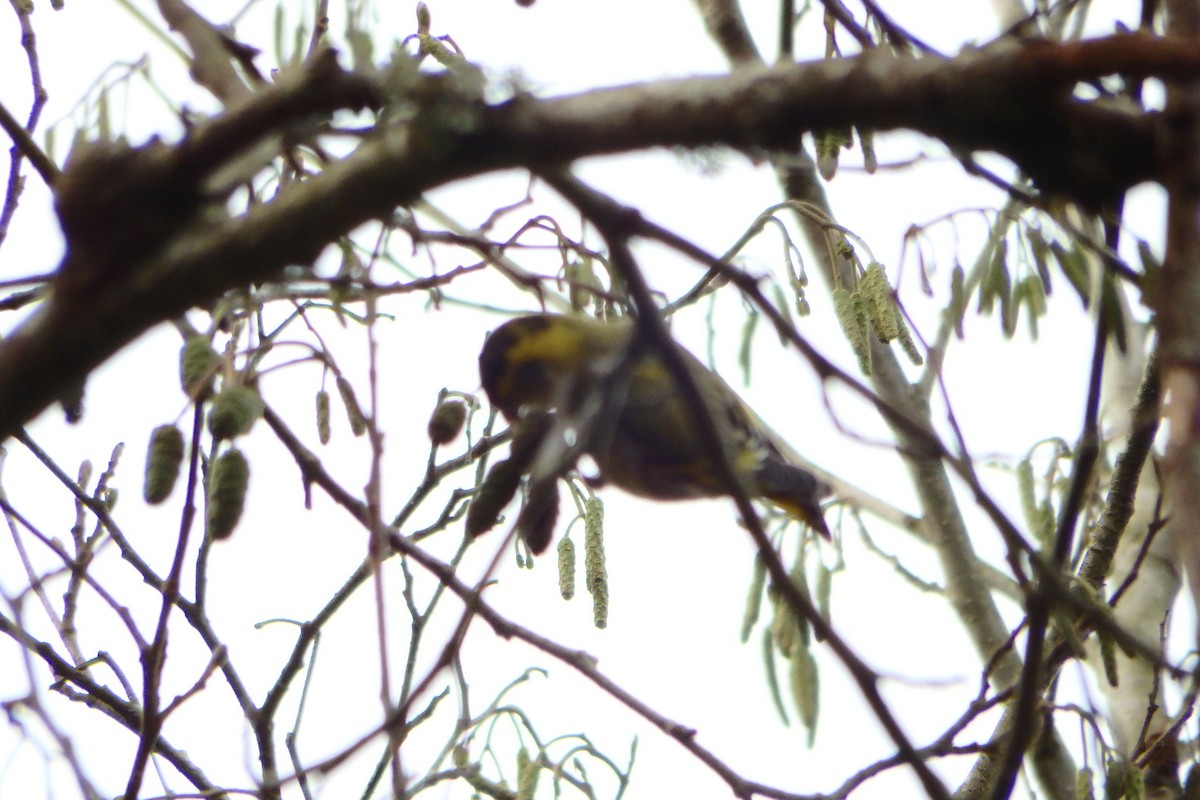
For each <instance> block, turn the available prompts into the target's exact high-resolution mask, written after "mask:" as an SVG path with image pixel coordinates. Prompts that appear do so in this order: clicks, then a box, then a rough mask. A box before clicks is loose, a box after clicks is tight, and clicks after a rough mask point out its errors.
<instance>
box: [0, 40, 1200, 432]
mask: <svg viewBox="0 0 1200 800" xmlns="http://www.w3.org/2000/svg"><path fill="white" fill-rule="evenodd" d="M1117 71H1125V72H1127V73H1129V74H1136V75H1142V74H1156V75H1165V76H1187V75H1195V74H1200V52H1197V51H1196V50H1195V49H1194V48H1192V47H1190V46H1187V47H1184V46H1181V45H1180V44H1179V43H1177V42H1174V41H1172V40H1166V39H1154V38H1152V37H1150V36H1144V35H1137V34H1135V35H1127V36H1119V37H1110V38H1108V39H1101V40H1096V41H1092V42H1086V43H1079V44H1070V45H1056V44H1051V43H1035V44H1029V45H1025V46H1018V45H1012V46H1010V47H1007V48H1003V49H1001V48H997V49H995V50H986V51H979V52H973V53H968V54H966V55H964V56H962V57H960V58H958V59H955V60H953V61H937V60H934V59H923V60H909V59H900V58H896V57H894V56H890V55H888V54H886V53H878V52H875V53H869V54H866V55H864V56H861V57H858V58H854V59H844V60H841V61H836V62H816V63H811V64H804V65H795V66H784V67H779V68H775V69H762V68H747V69H746V70H743V71H740V72H738V73H736V74H734V75H730V76H724V77H718V78H691V79H684V80H672V81H661V82H657V83H654V84H645V85H639V86H629V87H619V88H614V89H606V90H599V91H595V92H589V93H586V94H580V95H574V96H569V97H562V98H557V99H550V100H533V99H531V98H527V97H524V96H522V97H518V98H516V99H514V100H512V101H510V102H508V103H505V104H501V105H498V106H485V105H484V104H483V103H482V100H481V99H480V98H479V97H478V96H474V97H472V96H470V95H467V94H463V92H462V90H461V87H458V86H457V85H456V84H454V82H453V80H452V79H450V78H448V77H446V76H438V75H434V76H421V77H418V78H417V79H415V80H416V84H415V85H414V87H413V88H412V90H411V98H410V103H411V104H412V105H413V106H414V107H415V109H416V110H415V111H413V112H412V117H411V118H410V119H409V121H408V122H407V123H396V124H395V125H393V126H392V127H391V128H388V129H384V130H381V131H380V133H379V135H378V136H377V137H375V138H373V139H371V140H369V141H367V142H365V143H364V144H363V145H362V146H361V147H360V148H359V150H358V151H357V152H356V153H355V154H354V155H352V156H350V157H349V158H347V159H345V160H344V161H342V162H339V163H336V164H334V165H332V166H330V167H329V168H328V169H327V170H326V171H325V172H324V173H322V174H321V175H319V176H317V177H315V178H312V179H310V180H308V181H305V182H303V183H299V184H293V185H291V186H289V187H287V188H286V189H284V190H283V191H281V192H280V194H279V195H278V197H277V198H276V199H275V200H274V201H273V202H271V203H269V204H266V205H263V206H259V207H256V208H254V209H252V210H251V211H250V212H248V213H247V214H245V215H244V216H241V217H238V218H235V219H227V220H224V221H220V220H217V221H213V220H212V219H210V218H208V217H206V216H205V215H203V214H200V213H199V212H200V210H201V207H202V206H203V205H204V203H205V202H209V203H211V202H212V200H213V199H215V198H210V197H209V196H207V195H206V194H205V193H206V191H208V190H209V189H210V188H211V187H209V186H208V184H209V183H210V182H212V181H213V180H214V179H215V178H216V176H217V175H218V173H219V171H220V170H221V169H222V168H225V167H228V166H230V164H231V163H232V162H234V161H235V160H236V159H237V157H238V156H239V155H245V154H246V153H247V150H248V149H250V148H253V147H256V146H259V145H261V144H262V142H263V141H265V140H266V138H267V137H269V136H270V134H271V133H272V131H276V130H277V129H278V128H279V126H280V120H281V119H282V120H283V124H284V125H285V126H286V125H290V124H299V123H301V122H303V120H305V119H308V118H310V117H311V116H312V115H314V114H320V113H321V112H322V111H324V112H325V113H328V112H331V111H333V110H335V109H337V108H341V107H354V108H358V107H361V106H362V105H364V104H366V103H372V102H375V101H376V98H377V97H378V92H377V91H376V90H375V89H374V88H373V86H372V84H371V83H370V82H369V81H368V80H367V79H365V78H363V77H360V76H352V75H347V74H345V73H343V72H341V71H339V70H338V69H337V67H336V64H334V63H333V62H332V59H326V60H323V61H321V62H320V63H319V64H318V65H314V67H313V68H312V70H311V71H310V72H309V73H307V74H305V75H303V76H300V77H298V78H297V79H295V80H292V81H284V82H281V84H280V85H278V86H273V87H271V88H269V89H267V90H264V91H262V92H261V93H260V94H259V95H256V96H255V97H253V98H251V99H250V100H248V101H246V102H245V103H243V104H242V105H241V106H239V107H238V108H237V109H235V110H233V111H231V112H230V113H229V114H227V115H225V116H223V117H221V118H219V119H217V120H215V121H214V122H212V123H211V124H209V125H207V126H202V127H200V128H198V129H197V130H196V131H195V132H194V133H193V134H192V135H191V136H190V137H189V138H188V139H187V140H185V141H184V142H183V143H181V144H180V145H177V146H175V147H168V146H166V145H164V144H161V143H159V144H156V145H154V146H153V147H150V148H146V149H143V150H123V151H122V150H112V149H110V151H109V152H108V153H100V154H99V155H97V156H96V158H95V159H93V160H92V163H91V164H90V165H89V169H88V170H83V169H82V168H80V169H81V171H80V172H78V173H75V174H74V175H73V174H72V172H73V169H68V170H67V171H66V172H65V173H64V174H63V178H62V180H61V181H60V187H59V191H60V194H59V203H60V211H61V213H62V216H63V222H64V226H65V227H66V228H67V231H68V253H67V256H66V258H65V259H64V261H63V265H62V274H61V276H60V280H59V281H58V289H59V291H58V292H56V294H55V295H54V296H53V297H52V298H51V299H50V300H48V301H47V302H46V304H45V305H44V306H43V307H42V308H41V309H39V310H38V311H37V313H35V314H34V315H33V317H32V318H31V319H30V320H29V321H28V322H27V324H25V325H24V326H23V327H22V328H20V329H19V330H17V331H15V332H14V333H13V335H12V336H11V337H10V338H9V339H8V340H7V341H5V342H4V344H3V345H2V346H0V435H8V434H11V432H12V431H13V430H15V429H16V427H17V426H18V425H20V424H22V423H23V422H25V421H27V420H29V419H30V418H32V417H33V416H34V415H35V414H37V413H38V412H39V411H40V410H41V409H43V408H45V407H46V406H47V405H48V404H49V403H51V402H53V400H54V399H55V398H56V397H57V396H58V395H59V394H61V393H62V391H63V389H64V387H66V386H69V385H72V384H73V383H78V382H79V380H80V378H81V377H82V376H84V375H86V374H87V373H88V372H89V371H91V370H92V369H94V368H95V367H96V366H98V365H99V364H100V363H102V362H103V361H104V360H105V359H107V358H108V357H109V356H111V355H112V354H113V353H115V352H116V351H117V350H118V349H119V348H120V347H122V346H123V345H125V344H127V343H128V342H130V341H132V340H133V339H134V338H135V337H136V336H138V335H139V334H141V333H142V332H144V331H145V330H147V329H148V328H149V327H151V326H152V325H154V324H156V323H158V322H162V321H165V320H168V319H172V318H174V317H176V316H178V315H179V314H181V313H183V312H184V311H186V310H187V309H188V308H190V307H192V306H193V305H197V304H201V303H204V302H206V301H209V300H212V299H213V298H215V297H218V296H220V295H221V294H222V293H224V292H225V291H227V290H229V289H231V288H235V287H237V286H243V285H245V284H247V283H250V282H254V281H269V280H271V279H272V278H274V277H275V276H277V275H278V274H279V271H280V270H281V269H282V268H283V267H285V266H287V265H290V264H297V263H300V264H306V263H311V262H312V260H313V259H314V258H315V257H316V256H317V255H318V254H319V253H320V251H321V250H322V249H323V248H324V247H325V246H326V245H328V243H329V242H331V241H334V240H335V239H336V238H337V237H338V236H341V235H344V234H346V233H348V232H349V231H351V230H353V229H354V228H356V227H358V226H359V225H362V224H363V223H365V222H368V221H370V220H372V219H379V218H386V217H389V216H390V215H391V213H392V210H393V209H394V208H395V207H396V206H397V205H400V204H403V203H407V202H412V201H413V200H415V199H416V198H417V197H418V196H419V195H420V194H421V193H423V192H425V191H426V190H428V189H430V188H433V187H435V186H439V185H442V184H445V183H447V182H450V181H452V180H456V179H459V178H463V177H467V176H471V175H478V174H482V173H485V172H489V171H493V170H497V169H503V168H508V167H520V166H531V167H535V168H536V167H539V166H545V165H546V164H548V163H555V162H566V161H570V160H573V159H575V158H579V157H582V156H586V155H595V154H605V153H616V152H624V151H629V150H635V149H644V148H649V147H656V146H671V145H682V146H701V145H713V144H725V145H729V146H733V147H737V148H740V149H744V150H747V151H758V150H761V149H763V148H779V147H787V148H790V147H791V146H792V144H793V143H794V142H795V138H796V136H797V134H798V133H799V132H801V131H804V130H809V129H812V128H814V127H832V126H836V125H840V124H849V123H855V124H863V125H866V126H868V127H871V128H874V129H876V130H886V129H893V128H899V127H908V128H912V129H915V130H919V131H923V132H925V133H928V134H930V135H933V136H937V137H939V138H942V139H944V140H945V141H946V142H947V143H948V144H949V145H950V146H951V147H953V148H956V149H975V148H982V149H991V150H995V151H997V152H1001V153H1003V154H1005V155H1008V156H1009V157H1010V158H1012V159H1014V160H1015V161H1017V162H1018V164H1019V165H1020V166H1021V167H1022V169H1024V170H1025V171H1026V172H1028V173H1029V174H1031V175H1034V176H1035V177H1037V178H1038V179H1039V181H1041V183H1042V185H1043V186H1044V187H1047V188H1057V189H1062V190H1068V191H1071V192H1072V193H1074V194H1075V195H1077V196H1079V197H1082V198H1085V199H1088V198H1090V199H1096V198H1098V197H1102V196H1106V195H1107V194H1109V193H1110V192H1113V191H1117V190H1119V189H1120V188H1122V187H1124V186H1127V185H1130V184H1132V183H1135V182H1139V181H1142V180H1146V179H1152V178H1154V177H1155V176H1156V175H1157V174H1158V172H1159V171H1160V167H1159V164H1158V161H1157V160H1156V159H1157V155H1156V153H1157V151H1156V150H1155V147H1154V142H1155V120H1156V119H1157V118H1156V117H1153V116H1139V115H1136V114H1134V113H1131V112H1126V111H1121V110H1114V109H1111V108H1107V107H1101V106H1099V105H1089V104H1085V103H1078V102H1074V101H1072V100H1071V99H1070V98H1069V94H1068V90H1069V88H1070V86H1071V85H1072V84H1073V82H1074V81H1076V80H1079V79H1082V78H1087V77H1095V76H1097V75H1102V74H1110V73H1113V72H1117ZM450 112H453V113H450ZM109 159H110V160H109ZM131 164H133V165H136V166H138V169H136V170H131V169H129V168H128V167H129V166H130V165H131ZM101 179H103V180H104V181H106V182H107V184H106V185H104V186H98V185H97V184H98V183H99V182H100V180H101ZM100 189H103V190H104V191H99V190H100ZM165 201H169V202H165ZM114 230H116V231H120V232H122V235H121V236H120V237H118V238H117V239H116V240H115V241H114V239H113V237H112V236H111V233H112V231H114ZM48 364H53V365H54V366H55V368H54V369H47V368H46V365H48Z"/></svg>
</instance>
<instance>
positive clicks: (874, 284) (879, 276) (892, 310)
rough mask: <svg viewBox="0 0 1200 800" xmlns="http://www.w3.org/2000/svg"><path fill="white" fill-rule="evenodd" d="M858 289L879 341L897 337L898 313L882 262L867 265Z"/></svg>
mask: <svg viewBox="0 0 1200 800" xmlns="http://www.w3.org/2000/svg"><path fill="white" fill-rule="evenodd" d="M858 291H860V292H862V295H863V297H864V298H865V300H866V308H867V317H868V319H869V320H870V321H871V327H872V328H874V330H875V335H876V336H877V337H878V338H879V341H881V342H883V343H884V344H886V343H888V342H890V341H892V340H893V339H897V338H899V336H900V314H899V313H898V312H897V310H896V301H895V298H894V297H893V296H892V284H891V282H890V281H889V280H888V277H887V272H885V271H884V269H883V265H882V264H880V263H879V262H877V261H876V262H874V263H872V264H871V265H870V266H869V267H867V272H866V274H864V275H863V277H862V280H861V281H859V284H858Z"/></svg>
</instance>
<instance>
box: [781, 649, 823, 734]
mask: <svg viewBox="0 0 1200 800" xmlns="http://www.w3.org/2000/svg"><path fill="white" fill-rule="evenodd" d="M788 666H789V670H788V683H789V685H790V688H791V690H792V702H793V703H795V705H796V712H797V713H798V714H799V715H800V721H801V722H802V723H803V724H804V729H805V730H806V731H808V744H809V747H811V746H812V742H813V736H814V735H815V734H816V730H817V711H818V709H819V703H820V695H821V692H820V682H819V680H818V674H817V662H816V659H814V658H813V655H812V652H811V651H810V650H809V649H808V648H807V647H800V648H797V649H796V651H795V652H794V653H793V654H792V657H791V659H790V660H789V662H788Z"/></svg>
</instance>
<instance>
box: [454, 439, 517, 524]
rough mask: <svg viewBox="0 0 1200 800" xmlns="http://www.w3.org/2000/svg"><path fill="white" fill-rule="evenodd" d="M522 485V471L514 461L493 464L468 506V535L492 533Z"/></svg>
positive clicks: (507, 460)
mask: <svg viewBox="0 0 1200 800" xmlns="http://www.w3.org/2000/svg"><path fill="white" fill-rule="evenodd" d="M520 485H521V470H520V469H519V468H518V467H517V466H516V465H515V464H513V462H512V459H507V458H506V459H503V460H501V461H497V462H496V463H495V464H492V466H491V468H490V469H488V473H487V475H486V476H485V477H484V479H483V483H481V484H479V488H478V489H476V490H475V496H474V497H472V498H471V504H470V505H469V506H467V534H468V535H469V536H471V537H475V536H479V535H480V534H482V533H486V532H487V531H490V530H491V529H492V528H493V527H494V526H495V524H496V520H497V519H499V517H500V512H501V511H503V510H504V507H505V506H507V505H508V504H509V502H510V501H511V500H512V499H513V496H514V495H516V493H517V487H519V486H520Z"/></svg>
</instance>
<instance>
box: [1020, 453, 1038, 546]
mask: <svg viewBox="0 0 1200 800" xmlns="http://www.w3.org/2000/svg"><path fill="white" fill-rule="evenodd" d="M1017 495H1018V496H1019V497H1020V498H1021V513H1022V514H1024V515H1025V524H1026V525H1028V526H1029V527H1030V528H1031V529H1034V530H1036V523H1037V521H1038V519H1039V518H1040V517H1041V514H1040V513H1039V512H1038V507H1037V498H1036V497H1034V493H1033V464H1031V463H1030V462H1029V459H1026V460H1024V461H1022V462H1021V463H1019V464H1017Z"/></svg>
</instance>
